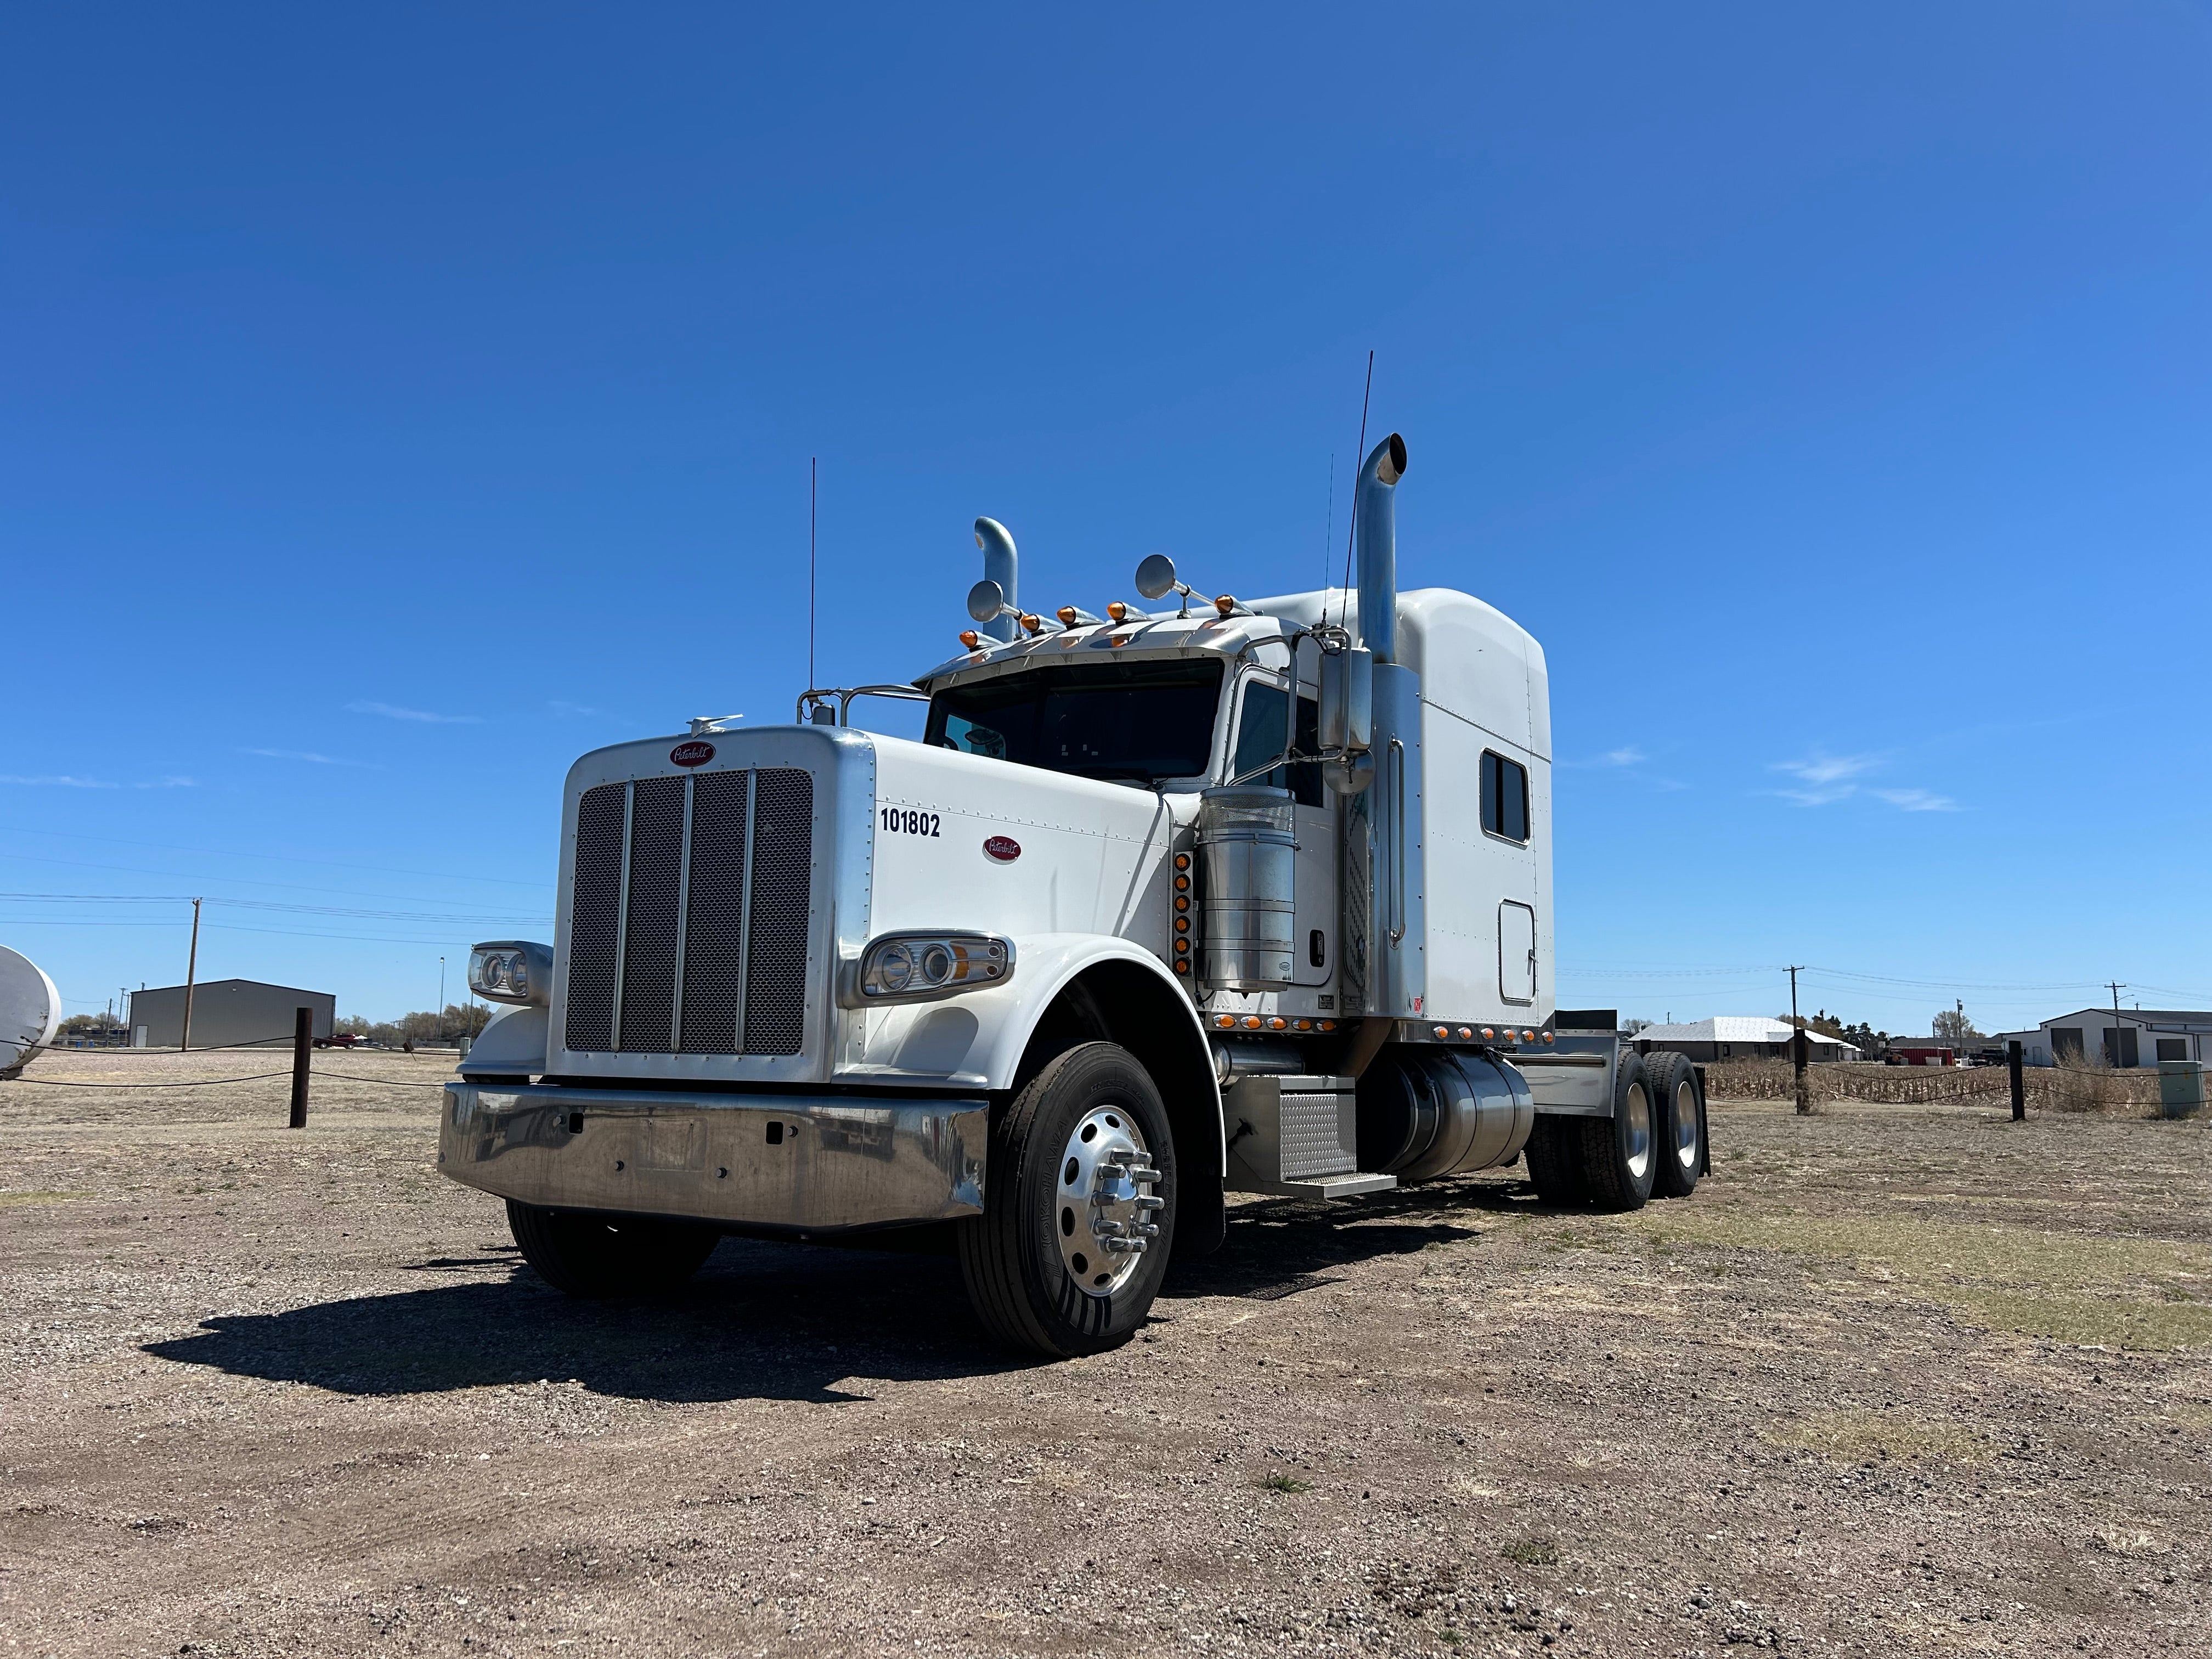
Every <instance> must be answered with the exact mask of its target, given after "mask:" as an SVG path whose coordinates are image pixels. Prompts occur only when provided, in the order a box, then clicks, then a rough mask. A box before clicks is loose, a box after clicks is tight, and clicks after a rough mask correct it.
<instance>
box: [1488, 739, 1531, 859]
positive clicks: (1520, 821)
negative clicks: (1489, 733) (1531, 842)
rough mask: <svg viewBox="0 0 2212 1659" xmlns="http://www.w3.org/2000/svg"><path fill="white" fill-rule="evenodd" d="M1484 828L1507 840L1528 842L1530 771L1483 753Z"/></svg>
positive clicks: (1489, 753)
mask: <svg viewBox="0 0 2212 1659" xmlns="http://www.w3.org/2000/svg"><path fill="white" fill-rule="evenodd" d="M1482 827H1483V828H1484V829H1487V830H1488V831H1490V833H1491V834H1492V835H1493V836H1504V837H1505V839H1506V840H1508V841H1526V840H1528V768H1527V767H1525V766H1523V765H1522V764H1521V763H1520V762H1518V761H1510V760H1508V759H1506V758H1505V757H1504V756H1503V755H1494V754H1492V753H1491V751H1490V750H1487V749H1486V750H1483V751H1482Z"/></svg>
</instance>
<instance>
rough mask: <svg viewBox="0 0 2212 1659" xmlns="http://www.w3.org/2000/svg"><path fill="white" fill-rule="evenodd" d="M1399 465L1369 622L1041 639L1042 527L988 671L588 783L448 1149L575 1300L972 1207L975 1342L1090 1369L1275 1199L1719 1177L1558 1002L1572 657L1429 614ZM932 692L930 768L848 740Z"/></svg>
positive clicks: (1698, 1095)
mask: <svg viewBox="0 0 2212 1659" xmlns="http://www.w3.org/2000/svg"><path fill="white" fill-rule="evenodd" d="M1405 471H1406V448H1405V445H1404V443H1403V442H1402V441H1401V440H1400V439H1399V438H1398V437H1397V436H1396V435H1395V434H1394V435H1392V436H1391V437H1389V439H1387V440H1385V441H1383V443H1381V444H1379V445H1377V446H1376V448H1375V451H1374V453H1372V454H1370V456H1368V458H1367V459H1366V462H1365V464H1364V467H1363V469H1362V471H1361V473H1360V480H1359V490H1358V504H1357V505H1358V517H1357V519H1356V521H1355V523H1356V539H1357V544H1358V581H1357V591H1356V592H1340V591H1336V590H1326V591H1321V592H1305V593H1293V594H1290V595H1287V596H1285V597H1281V598H1276V599H1249V600H1242V601H1240V600H1238V599H1235V598H1233V597H1232V596H1230V595H1227V594H1224V595H1222V596H1220V597H1218V598H1216V599H1200V598H1199V597H1198V596H1197V595H1196V594H1194V592H1193V591H1192V590H1191V588H1190V587H1189V586H1187V585H1185V584H1184V583H1182V582H1181V581H1179V580H1176V574H1175V570H1174V567H1173V565H1172V564H1171V563H1170V562H1169V561H1168V560H1167V559H1165V558H1164V557H1163V556H1158V555H1155V556H1152V557H1151V558H1148V559H1146V561H1145V562H1144V563H1143V564H1142V565H1141V566H1140V567H1139V571H1138V577H1137V582H1136V587H1137V591H1138V592H1139V595H1140V596H1141V597H1143V598H1144V599H1146V601H1147V602H1148V603H1153V604H1155V605H1156V607H1157V608H1156V609H1155V610H1154V611H1151V612H1149V613H1148V612H1147V611H1144V610H1141V609H1139V608H1138V607H1137V606H1135V605H1128V604H1123V603H1119V602H1117V603H1115V604H1112V605H1107V606H1106V607H1105V611H1106V614H1105V615H1104V616H1103V617H1097V616H1093V615H1091V614H1090V613H1088V612H1086V611H1082V610H1079V609H1078V608H1077V607H1075V606H1073V605H1071V606H1068V607H1066V608H1064V609H1062V610H1060V611H1059V613H1058V617H1057V622H1056V623H1055V621H1054V620H1053V619H1051V618H1049V617H1044V616H1040V615H1037V614H1035V613H1031V612H1025V611H1022V610H1021V609H1020V608H1019V600H1018V570H1017V563H1016V556H1015V550H1014V544H1013V542H1012V538H1011V537H1010V536H1008V535H1007V533H1006V531H1005V530H1004V529H1003V528H1002V527H1001V526H999V525H998V524H996V523H995V522H994V521H993V520H988V519H981V520H977V521H976V526H975V530H976V541H977V544H978V545H979V546H980V547H981V549H982V550H983V555H984V567H985V580H982V581H981V582H979V583H978V584H977V585H976V586H975V589H974V590H973V591H972V592H970V594H969V612H970V614H971V616H973V617H975V620H976V622H977V624H978V625H977V627H976V628H975V629H971V630H969V631H968V632H965V633H963V634H962V635H961V636H960V637H961V644H962V647H963V649H962V651H961V653H960V654H958V655H957V656H955V657H953V658H952V659H950V660H948V661H946V662H944V663H942V664H940V665H938V666H937V667H935V668H933V669H931V670H930V671H928V672H927V673H926V674H923V675H921V677H920V678H917V679H915V681H913V682H912V683H911V684H907V685H889V686H882V685H879V686H869V687H860V688H851V689H841V690H819V689H811V690H809V691H808V692H806V693H805V695H804V696H802V697H801V699H800V709H799V712H800V714H801V718H800V719H799V720H797V721H795V722H794V723H793V725H790V726H770V727H749V728H746V729H744V730H730V729H726V724H727V723H726V722H725V721H718V720H694V721H693V722H692V723H691V727H690V731H689V732H684V733H679V734H676V735H672V736H668V737H657V738H646V739H641V740H639V741H636V742H633V743H624V744H617V745H615V746H614V747H612V748H608V749H601V750H595V751H594V752H592V753H591V754H589V755H586V756H585V757H583V758H582V759H581V760H580V761H578V762H577V763H576V764H575V765H574V768H573V769H571V770H570V772H569V774H568V787H567V790H566V793H565V794H564V796H563V799H562V834H561V866H560V895H559V902H558V911H557V915H556V921H555V926H554V938H553V940H552V942H551V944H550V945H544V944H538V943H532V942H527V941H519V940H500V941H494V942H491V943H488V944H486V945H481V946H479V947H478V948H477V951H476V952H475V954H474V956H473V957H472V959H471V967H470V980H471V987H472V988H473V989H474V990H475V991H476V992H477V994H479V995H481V996H483V997H486V998H489V999H490V1000H494V1001H496V1002H502V1003H506V1004H508V1005H511V1006H508V1007H507V1009H506V1010H505V1011H503V1012H501V1014H500V1015H498V1016H497V1017H496V1018H494V1019H493V1021H492V1022H491V1024H489V1026H488V1027H487V1028H486V1029H485V1030H484V1032H483V1035H482V1036H480V1037H479V1038H478V1039H477V1042H476V1043H475V1045H474V1046H473V1047H472V1048H471V1050H470V1052H469V1054H468V1056H467V1058H466V1059H465V1060H463V1061H462V1063H461V1066H460V1073H459V1081H457V1082H455V1083H454V1084H453V1085H451V1086H450V1087H449V1088H448V1090H447V1096H446V1101H445V1112H444V1118H443V1123H442V1128H441V1138H440V1149H439V1164H440V1166H441V1168H442V1169H443V1170H444V1171H445V1173H446V1174H447V1175H449V1176H453V1178H454V1179H455V1180H457V1181H461V1182H466V1183H468V1184H469V1185H471V1186H474V1187H477V1188H483V1190H485V1191H487V1192H489V1193H493V1194H497V1195H499V1196H500V1197H501V1198H504V1199H505V1200H507V1213H508V1216H509V1218H510V1221H511V1224H512V1225H513V1231H514V1237H515V1239H516V1241H517V1243H519V1244H520V1246H521V1249H522V1252H523V1255H524V1256H525V1257H526V1260H527V1261H529V1263H530V1265H531V1266H532V1267H534V1268H535V1269H536V1270H537V1271H538V1273H540V1274H541V1275H542V1276H543V1277H544V1279H547V1280H548V1281H549V1282H550V1283H551V1284H553V1285H556V1286H558V1287H559V1288H561V1289H562V1290H564V1291H568V1292H571V1293H573V1294H576V1295H580V1296H594V1295H619V1294H631V1293H638V1292H643V1291H652V1290H654V1289H656V1288H665V1287H667V1286H669V1285H673V1284H675V1283H678V1282H679V1281H680V1280H682V1279H684V1278H685V1277H686V1276H688V1275H689V1274H690V1273H692V1272H693V1271H694V1270H695V1269H696V1267H698V1266H699V1265H700V1263H701V1262H702V1261H704V1260H705V1258H706V1255H707V1254H708V1252H709V1251H710V1250H711V1249H713V1248H714V1244H715V1243H716V1242H717V1240H718V1239H719V1238H720V1237H721V1236H722V1235H723V1234H725V1233H741V1234H748V1235H753V1236H768V1237H790V1238H799V1239H821V1238H827V1237H834V1236H841V1235H850V1234H854V1233H857V1232H862V1231H868V1230H881V1229H893V1228H902V1227H913V1226H915V1225H927V1224H937V1225H942V1224H945V1223H948V1222H949V1223H951V1225H952V1229H953V1231H955V1232H956V1233H957V1240H958V1243H957V1249H958V1254H959V1259H960V1262H961V1266H962V1269H963V1275H964V1277H965V1280H966V1283H967V1286H968V1289H969V1294H970V1296H971V1298H972V1299H973V1302H974V1304H975V1310H976V1312H977V1314H978V1316H980V1317H981V1320H982V1322H983V1323H984V1324H985V1325H986V1326H987V1328H989V1330H990V1331H991V1332H992V1333H993V1334H994V1335H995V1336H996V1337H998V1338H999V1339H1000V1340H1004V1341H1006V1342H1008V1343H1011V1344H1013V1345H1015V1346H1020V1347H1024V1348H1028V1349H1031V1350H1035V1351H1038V1352H1044V1353H1047V1354H1057V1355H1066V1354H1076V1353H1083V1352H1093V1351H1096V1350H1098V1349H1101V1348H1104V1347H1109V1346H1113V1345H1115V1344H1117V1343H1119V1342H1121V1341H1123V1340H1127V1337H1128V1336H1129V1335H1130V1334H1131V1333H1132V1332H1133V1331H1134V1330H1135V1329H1136V1328H1137V1327H1138V1326H1139V1325H1140V1324H1142V1323H1143V1322H1144V1320H1145V1318H1146V1313H1147V1310H1148V1309H1149V1308H1150V1306H1151V1304H1152V1299H1153V1297H1154V1295H1155V1293H1156V1292H1157V1291H1158V1288H1159V1285H1160V1281H1161V1278H1162V1275H1163V1274H1164V1272H1165V1271H1166V1268H1167V1266H1168V1262H1169V1260H1170V1257H1171V1256H1172V1255H1176V1254H1177V1253H1182V1254H1189V1255H1196V1254H1202V1253H1204V1252H1206V1251H1208V1250H1211V1249H1214V1248H1216V1247H1217V1246H1218V1244H1219V1243H1221V1241H1222V1239H1223V1237H1224V1231H1225V1219H1226V1208H1225V1195H1226V1194H1230V1193H1232V1192H1240V1193H1267V1194H1302V1195H1308V1196H1312V1197H1317V1198H1334V1197H1347V1196H1351V1195H1353V1194H1362V1193H1371V1192H1376V1191H1378V1190H1382V1189H1384V1188H1392V1187H1395V1186H1400V1185H1404V1184H1407V1183H1410V1182H1417V1181H1428V1180H1434V1179H1437V1178H1440V1177H1443V1176H1454V1175H1458V1174H1462V1173H1464V1172H1467V1171H1469V1170H1480V1169H1486V1168H1494V1167H1497V1166H1500V1165H1504V1164H1511V1163H1512V1162H1514V1161H1515V1160H1516V1159H1517V1158H1521V1157H1522V1156H1524V1155H1525V1156H1526V1157H1527V1158H1528V1172H1529V1176H1530V1178H1531V1179H1532V1180H1533V1182H1534V1184H1535V1187H1536V1189H1537V1191H1538V1193H1539V1194H1541V1197H1543V1198H1544V1199H1545V1200H1548V1201H1551V1202H1553V1203H1582V1204H1595V1205H1598V1206H1605V1207H1611V1208H1626V1207H1633V1206H1638V1205H1640V1204H1642V1203H1644V1201H1645V1200H1646V1199H1647V1198H1649V1197H1650V1196H1651V1195H1653V1194H1655V1193H1656V1194H1661V1195H1680V1194H1686V1193H1688V1192H1689V1191H1690V1189H1691V1188H1692V1187H1693V1186H1694V1185H1695V1183H1696V1182H1697V1179H1698V1176H1699V1173H1700V1172H1701V1170H1703V1168H1704V1167H1705V1158H1706V1145H1705V1107H1704V1101H1703V1092H1702V1085H1701V1080H1700V1079H1699V1077H1698V1076H1697V1074H1696V1073H1695V1071H1694V1070H1693V1068H1692V1067H1690V1066H1687V1065H1686V1064H1685V1063H1684V1062H1683V1061H1682V1060H1680V1058H1679V1057H1677V1056H1674V1055H1662V1054H1652V1055H1649V1056H1644V1057H1640V1058H1639V1057H1638V1055H1636V1054H1632V1053H1629V1052H1626V1051H1624V1050H1623V1048H1621V1046H1620V1043H1619V1042H1617V1040H1616V1033H1615V1030H1614V1028H1615V1024H1616V1020H1615V1018H1614V1016H1613V1014H1612V1013H1611V1012H1586V1013H1571V1012H1556V1011H1555V1010H1554V1008H1553V951H1552V914H1553V907H1552V895H1553V884H1552V857H1551V844H1552V841H1551V804H1552V793H1551V764H1552V739H1551V725H1550V702H1549V693H1548V690H1547V679H1546V672H1545V665H1544V653H1543V651H1542V649H1541V647H1539V646H1538V645H1537V643H1536V641H1534V639H1532V638H1531V637H1530V636H1529V635H1528V633H1526V632H1525V631H1524V630H1523V629H1521V628H1520V627H1519V626H1517V625H1516V623H1513V622H1512V621H1510V619H1508V618H1507V617H1504V615H1502V614H1501V613H1499V612H1498V611H1495V610H1493V609H1492V607H1490V606H1489V605H1485V604H1484V603H1483V602H1482V601H1481V600H1480V599H1473V598H1470V597H1468V595H1466V594H1464V593H1458V592H1451V591H1449V590H1447V589H1443V588H1428V589H1423V590H1419V591H1416V592H1407V593H1400V592H1397V589H1396V543H1395V509H1394V501H1395V489H1396V486H1397V483H1398V481H1399V479H1400V478H1401V477H1402V476H1403V474H1404V472H1405ZM871 694H872V695H887V696H905V697H911V698H915V699H916V700H921V699H927V702H928V705H929V707H928V714H927V726H926V729H925V732H924V735H923V737H922V738H921V741H920V742H914V741H909V740H907V739H903V738H890V737H884V736H881V735H878V734H875V733H872V732H866V731H863V730H860V729H859V728H857V727H856V726H854V725H853V724H852V723H851V706H852V703H853V702H854V698H855V697H857V696H862V695H871Z"/></svg>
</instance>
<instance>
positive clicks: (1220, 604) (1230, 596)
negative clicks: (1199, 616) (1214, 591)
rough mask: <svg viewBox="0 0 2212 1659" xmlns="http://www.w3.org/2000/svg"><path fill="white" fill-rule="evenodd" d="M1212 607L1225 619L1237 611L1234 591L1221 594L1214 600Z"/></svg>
mask: <svg viewBox="0 0 2212 1659" xmlns="http://www.w3.org/2000/svg"><path fill="white" fill-rule="evenodd" d="M1213 608H1214V609H1215V610H1216V611H1219V612H1220V613H1221V615H1222V617H1223V618H1224V620H1226V619H1227V618H1228V617H1232V616H1234V615H1235V614H1236V612H1237V596H1236V595H1235V594H1234V593H1224V594H1222V595H1221V596H1220V597H1219V598H1218V599H1215V600H1214V602H1213Z"/></svg>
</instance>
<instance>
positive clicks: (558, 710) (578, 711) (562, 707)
mask: <svg viewBox="0 0 2212 1659" xmlns="http://www.w3.org/2000/svg"><path fill="white" fill-rule="evenodd" d="M545 706H546V707H547V708H550V709H551V710H552V711H553V712H554V714H557V715H558V716H560V718H562V720H605V718H606V714H607V711H606V710H605V709H604V708H591V707H590V706H588V705H587V704H585V703H580V702H562V700H561V699H560V698H558V697H556V698H554V699H553V701H552V702H549V703H547V704H546V705H545Z"/></svg>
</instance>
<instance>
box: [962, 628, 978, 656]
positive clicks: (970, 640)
mask: <svg viewBox="0 0 2212 1659" xmlns="http://www.w3.org/2000/svg"><path fill="white" fill-rule="evenodd" d="M960 643H961V644H963V645H964V646H966V647H968V648H969V650H970V651H975V650H979V649H981V647H982V644H983V636H982V635H981V634H978V633H977V632H976V631H975V629H972V628H963V629H961V630H960Z"/></svg>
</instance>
